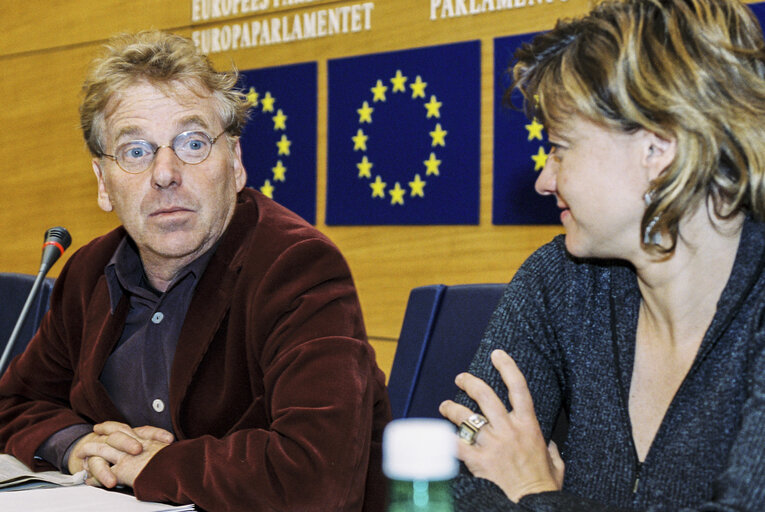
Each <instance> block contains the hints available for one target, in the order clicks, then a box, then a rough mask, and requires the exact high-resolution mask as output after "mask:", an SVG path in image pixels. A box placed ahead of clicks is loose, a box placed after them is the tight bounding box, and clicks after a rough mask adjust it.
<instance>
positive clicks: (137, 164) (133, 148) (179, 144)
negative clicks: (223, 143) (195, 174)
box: [114, 132, 214, 172]
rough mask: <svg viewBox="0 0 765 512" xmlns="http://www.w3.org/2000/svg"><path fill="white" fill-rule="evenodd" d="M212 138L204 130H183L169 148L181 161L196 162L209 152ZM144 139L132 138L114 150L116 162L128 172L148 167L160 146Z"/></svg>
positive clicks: (205, 156)
mask: <svg viewBox="0 0 765 512" xmlns="http://www.w3.org/2000/svg"><path fill="white" fill-rule="evenodd" d="M213 142H214V141H213V140H212V139H210V136H209V135H207V134H206V133H204V132H183V133H180V134H178V135H177V136H176V137H175V139H173V143H172V144H171V145H170V148H171V149H172V150H173V151H174V152H175V154H176V155H177V156H178V158H180V159H181V161H183V162H185V163H187V164H198V163H200V162H202V161H203V160H204V159H205V158H207V156H208V155H209V154H210V150H211V149H212V145H213ZM162 147H166V146H156V145H154V144H152V143H151V142H147V141H145V140H132V141H130V142H126V143H125V144H121V145H120V146H119V147H118V148H117V151H116V152H115V155H114V156H115V158H116V160H117V163H118V164H119V165H120V167H122V168H123V169H124V170H126V171H128V172H142V171H145V170H146V169H148V168H149V166H150V165H151V163H152V162H153V161H154V157H155V156H156V154H157V152H158V151H159V149H160V148H162Z"/></svg>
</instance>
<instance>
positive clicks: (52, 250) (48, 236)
mask: <svg viewBox="0 0 765 512" xmlns="http://www.w3.org/2000/svg"><path fill="white" fill-rule="evenodd" d="M71 243H72V237H71V236H70V235H69V232H68V231H67V230H66V229H65V228H62V227H56V228H50V229H49V230H48V231H46V232H45V242H44V243H43V255H42V262H41V263H40V270H39V271H38V272H37V277H36V278H35V282H34V283H33V284H32V289H31V290H30V291H29V295H28V296H27V301H26V302H25V303H24V307H23V308H22V309H21V314H20V315H19V319H18V320H16V326H15V327H14V328H13V332H12V333H11V337H10V338H8V343H7V344H6V345H5V350H4V351H3V355H2V357H0V376H2V374H3V372H4V371H5V365H6V363H7V362H8V358H9V357H10V356H11V350H13V346H14V345H15V344H16V339H17V338H18V337H19V333H20V332H21V326H22V325H23V324H24V320H26V318H27V315H29V309H30V308H31V307H32V302H33V301H34V299H35V297H36V296H37V292H38V291H39V290H40V286H41V285H42V282H43V279H45V275H46V274H47V273H48V270H50V268H51V267H52V266H53V264H54V263H55V262H56V260H57V259H58V258H59V257H60V256H61V255H62V254H64V251H65V250H66V249H67V248H68V247H69V244H71Z"/></svg>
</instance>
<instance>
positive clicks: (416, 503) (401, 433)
mask: <svg viewBox="0 0 765 512" xmlns="http://www.w3.org/2000/svg"><path fill="white" fill-rule="evenodd" d="M458 471H459V462H458V461H457V436H456V435H455V430H454V426H453V425H452V424H451V423H449V422H448V421H446V420H440V419H434V418H406V419H400V420H395V421H392V422H391V423H390V424H388V426H387V427H386V428H385V433H384V435H383V472H384V473H385V476H387V477H388V481H389V484H390V493H389V495H388V502H389V504H388V512H453V511H454V506H453V505H452V489H451V481H452V478H454V477H455V476H457V472H458Z"/></svg>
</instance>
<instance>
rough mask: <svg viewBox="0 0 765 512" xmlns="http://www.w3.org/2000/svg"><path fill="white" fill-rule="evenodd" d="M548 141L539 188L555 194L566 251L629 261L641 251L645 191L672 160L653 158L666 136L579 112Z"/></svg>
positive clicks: (576, 254) (538, 181)
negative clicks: (606, 123)
mask: <svg viewBox="0 0 765 512" xmlns="http://www.w3.org/2000/svg"><path fill="white" fill-rule="evenodd" d="M549 141H550V145H551V150H550V154H549V156H548V157H547V162H546V164H545V167H544V169H543V170H542V172H541V173H540V175H539V177H538V178H537V181H536V186H535V188H536V191H537V192H538V193H540V194H542V195H554V196H555V197H556V198H557V200H558V207H559V208H560V209H561V214H560V219H561V223H562V224H563V227H564V228H565V229H566V248H567V249H568V251H569V252H570V253H571V254H573V255H574V256H578V257H595V258H622V259H628V260H631V259H632V256H634V255H635V251H642V247H641V244H640V242H641V238H642V236H641V232H640V221H641V219H642V217H643V213H644V211H645V201H644V199H643V196H644V195H645V192H646V190H648V187H649V184H650V180H652V179H655V178H656V177H657V176H658V174H659V173H660V172H661V170H663V169H664V168H665V167H666V165H668V163H666V164H665V163H662V162H663V161H662V162H659V161H658V160H656V159H655V157H656V156H658V155H659V153H661V152H663V151H664V150H665V149H666V141H662V140H661V139H659V138H658V137H657V136H656V135H655V134H653V133H651V132H648V131H646V130H642V129H641V130H638V131H636V132H634V133H625V132H623V131H616V130H612V129H610V128H606V127H604V126H602V125H598V124H595V123H592V122H590V121H588V120H586V119H584V118H583V117H580V116H572V117H571V118H570V119H569V120H568V122H566V123H565V124H564V125H563V126H562V127H561V128H559V129H557V130H551V131H550V132H549ZM672 149H674V146H672ZM670 161H671V159H670Z"/></svg>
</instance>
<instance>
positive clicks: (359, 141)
mask: <svg viewBox="0 0 765 512" xmlns="http://www.w3.org/2000/svg"><path fill="white" fill-rule="evenodd" d="M367 139H369V136H367V135H364V130H362V129H361V128H359V131H357V132H356V135H354V136H353V137H351V140H352V141H353V150H354V151H358V150H361V151H366V150H367Z"/></svg>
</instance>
